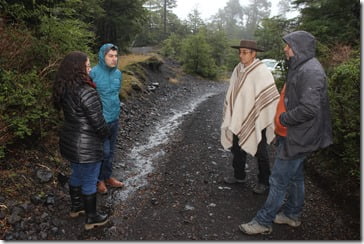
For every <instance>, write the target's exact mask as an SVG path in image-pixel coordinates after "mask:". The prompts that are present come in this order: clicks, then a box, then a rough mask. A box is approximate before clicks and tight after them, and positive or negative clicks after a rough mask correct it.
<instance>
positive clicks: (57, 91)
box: [53, 51, 91, 110]
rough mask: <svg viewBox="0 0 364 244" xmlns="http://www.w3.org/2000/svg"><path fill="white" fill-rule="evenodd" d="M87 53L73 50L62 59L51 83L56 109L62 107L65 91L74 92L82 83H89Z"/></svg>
mask: <svg viewBox="0 0 364 244" xmlns="http://www.w3.org/2000/svg"><path fill="white" fill-rule="evenodd" d="M87 58H88V57H87V54H86V53H83V52H79V51H73V52H70V53H69V54H67V55H66V56H65V57H64V59H63V60H62V62H61V64H60V66H59V68H58V72H57V74H56V79H55V81H54V84H53V104H54V106H55V107H56V109H58V110H60V109H61V108H62V99H63V97H64V94H65V93H66V92H75V91H76V90H77V88H78V87H80V86H82V85H83V84H85V83H86V84H90V82H91V79H90V77H89V75H88V74H87V70H86V65H85V64H86V61H87Z"/></svg>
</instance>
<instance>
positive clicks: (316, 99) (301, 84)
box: [278, 31, 332, 159]
mask: <svg viewBox="0 0 364 244" xmlns="http://www.w3.org/2000/svg"><path fill="white" fill-rule="evenodd" d="M283 40H284V41H285V42H286V43H287V44H288V45H289V46H290V47H291V48H292V50H293V53H294V56H293V57H290V59H289V61H288V74H287V81H286V92H285V97H284V102H285V105H286V109H287V111H286V112H285V113H282V114H281V116H280V121H281V123H282V125H284V126H286V127H287V137H286V140H284V144H283V147H282V150H280V152H279V153H278V157H279V158H282V159H295V158H299V157H302V156H306V155H308V154H309V153H311V152H313V151H315V150H317V149H319V148H325V147H327V146H329V145H330V144H332V127H331V118H330V110H329V100H328V94H327V81H326V75H325V71H324V70H323V68H322V66H321V64H320V62H319V61H318V60H317V59H316V58H315V38H314V37H313V36H312V35H311V34H309V33H308V32H305V31H296V32H292V33H290V34H288V35H285V36H284V37H283Z"/></svg>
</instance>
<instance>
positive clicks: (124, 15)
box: [96, 0, 148, 51]
mask: <svg viewBox="0 0 364 244" xmlns="http://www.w3.org/2000/svg"><path fill="white" fill-rule="evenodd" d="M144 3H145V1H144V0H123V1H117V0H105V1H103V4H102V8H103V9H104V10H105V15H104V16H101V17H99V18H97V20H96V36H97V42H98V43H97V47H100V46H101V44H104V43H107V42H111V43H114V44H115V45H117V46H119V47H120V49H121V50H124V51H126V50H127V48H128V47H129V45H130V44H131V43H132V42H133V41H134V40H135V38H136V36H137V34H138V33H139V32H140V31H141V30H142V27H143V25H145V24H146V20H147V16H148V14H147V10H146V9H145V8H144V7H143V4H144Z"/></svg>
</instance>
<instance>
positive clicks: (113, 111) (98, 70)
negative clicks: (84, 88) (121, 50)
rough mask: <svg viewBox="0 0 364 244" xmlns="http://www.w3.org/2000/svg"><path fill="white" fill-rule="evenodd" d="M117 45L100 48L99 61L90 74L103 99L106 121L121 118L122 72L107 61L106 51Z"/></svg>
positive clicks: (109, 44) (105, 45)
mask: <svg viewBox="0 0 364 244" xmlns="http://www.w3.org/2000/svg"><path fill="white" fill-rule="evenodd" d="M112 47H115V48H117V47H116V46H115V45H113V44H111V43H107V44H104V45H103V46H101V48H100V50H99V63H98V64H97V65H96V66H95V67H93V68H92V70H91V72H90V76H91V78H92V80H93V82H95V83H96V90H97V92H98V93H99V96H100V98H101V101H102V109H103V115H104V118H105V120H106V122H108V123H109V122H113V121H115V120H117V119H119V115H120V98H119V92H120V88H121V84H122V73H121V71H120V70H119V69H118V68H117V66H116V67H114V68H110V67H108V66H107V65H106V63H105V55H106V53H107V52H108V51H109V50H110V49H111V48H112Z"/></svg>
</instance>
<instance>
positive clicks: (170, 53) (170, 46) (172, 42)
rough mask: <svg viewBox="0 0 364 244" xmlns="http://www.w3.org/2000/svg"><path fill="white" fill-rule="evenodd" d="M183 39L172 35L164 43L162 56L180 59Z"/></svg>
mask: <svg viewBox="0 0 364 244" xmlns="http://www.w3.org/2000/svg"><path fill="white" fill-rule="evenodd" d="M181 46H182V37H181V36H178V35H176V34H172V35H170V36H169V37H168V39H166V40H164V41H163V45H162V49H161V54H162V55H164V56H166V57H171V58H175V59H179V57H180V56H181Z"/></svg>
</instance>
